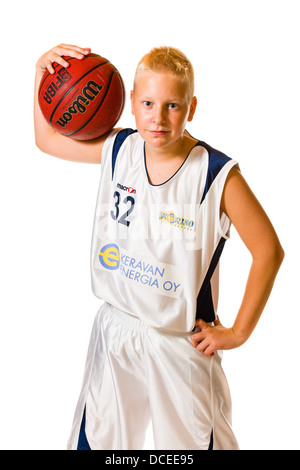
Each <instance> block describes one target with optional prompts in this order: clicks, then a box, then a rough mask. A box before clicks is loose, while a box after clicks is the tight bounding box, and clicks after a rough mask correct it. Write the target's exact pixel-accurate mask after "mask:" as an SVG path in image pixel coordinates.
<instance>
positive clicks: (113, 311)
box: [103, 302, 193, 337]
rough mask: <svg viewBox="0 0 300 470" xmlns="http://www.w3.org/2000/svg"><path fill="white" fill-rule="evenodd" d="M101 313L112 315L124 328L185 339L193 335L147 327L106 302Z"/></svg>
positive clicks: (191, 332) (137, 319)
mask: <svg viewBox="0 0 300 470" xmlns="http://www.w3.org/2000/svg"><path fill="white" fill-rule="evenodd" d="M103 313H104V314H108V313H109V315H113V316H114V317H115V318H117V319H118V320H119V321H120V322H122V323H123V324H124V326H125V325H127V326H130V328H134V329H138V330H143V331H147V330H148V331H151V332H155V333H157V334H159V335H168V336H181V337H187V336H191V334H193V331H190V332H181V331H176V330H169V329H167V328H155V327H154V326H152V325H148V324H147V323H145V322H143V321H142V320H141V319H140V318H139V317H137V316H135V315H132V314H130V313H128V312H125V311H123V310H119V309H117V308H116V307H114V306H113V305H111V304H109V303H107V302H105V303H104V305H103Z"/></svg>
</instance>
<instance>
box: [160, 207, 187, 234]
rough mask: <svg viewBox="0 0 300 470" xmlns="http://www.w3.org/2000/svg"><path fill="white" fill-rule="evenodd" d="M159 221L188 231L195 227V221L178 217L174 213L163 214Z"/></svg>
mask: <svg viewBox="0 0 300 470" xmlns="http://www.w3.org/2000/svg"><path fill="white" fill-rule="evenodd" d="M159 220H162V221H163V222H165V223H167V224H169V225H172V226H174V227H179V228H183V229H186V230H192V228H193V227H194V225H195V222H194V221H193V220H189V219H184V218H182V217H177V216H176V215H175V213H174V212H171V211H168V212H161V213H160V216H159Z"/></svg>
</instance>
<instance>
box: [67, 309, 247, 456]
mask: <svg viewBox="0 0 300 470" xmlns="http://www.w3.org/2000/svg"><path fill="white" fill-rule="evenodd" d="M150 419H151V420H152V428H153V438H154V443H155V449H157V450H162V449H164V450H166V449H172V450H187V449H188V450H208V448H209V444H210V439H211V434H212V431H213V437H214V439H213V442H214V447H213V448H214V450H237V449H238V444H237V441H236V439H235V436H234V434H233V431H232V428H231V399H230V393H229V389H228V385H227V381H226V378H225V375H224V372H223V369H222V367H221V355H220V354H219V353H217V354H215V356H214V357H213V358H206V357H205V356H204V355H202V354H201V353H200V352H199V351H198V350H197V349H195V348H194V347H193V346H192V344H191V341H190V334H179V335H174V334H168V333H166V332H161V331H160V330H157V329H154V328H152V327H150V326H147V325H145V324H144V323H142V322H141V321H140V320H139V319H138V318H137V317H134V316H131V315H128V314H127V313H124V312H120V311H118V310H116V309H115V308H114V307H112V306H111V305H108V304H104V305H103V306H102V307H101V309H100V310H99V312H98V314H97V316H96V319H95V323H94V327H93V330H92V335H91V341H90V346H89V351H88V357H87V362H86V369H85V375H84V381H83V387H82V391H81V395H80V398H79V401H78V405H77V408H76V412H75V417H74V422H73V428H72V432H71V437H70V439H69V443H68V449H69V450H77V449H80V446H79V445H78V442H79V440H80V439H79V436H80V435H81V440H82V432H84V439H85V440H86V445H87V447H88V448H90V449H92V450H140V449H143V446H144V439H145V433H146V430H147V427H148V424H149V420H150Z"/></svg>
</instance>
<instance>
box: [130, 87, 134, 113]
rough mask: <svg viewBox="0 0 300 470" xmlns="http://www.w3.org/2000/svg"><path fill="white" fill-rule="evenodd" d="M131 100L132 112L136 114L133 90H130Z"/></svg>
mask: <svg viewBox="0 0 300 470" xmlns="http://www.w3.org/2000/svg"><path fill="white" fill-rule="evenodd" d="M130 101H131V114H133V116H134V106H133V90H131V92H130Z"/></svg>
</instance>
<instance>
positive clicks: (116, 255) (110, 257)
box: [99, 243, 120, 271]
mask: <svg viewBox="0 0 300 470" xmlns="http://www.w3.org/2000/svg"><path fill="white" fill-rule="evenodd" d="M99 261H100V263H101V264H102V266H103V267H104V268H105V269H109V270H110V271H114V270H116V269H118V268H119V266H120V252H119V247H118V245H115V244H114V243H109V244H108V245H105V246H103V248H101V250H100V253H99Z"/></svg>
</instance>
